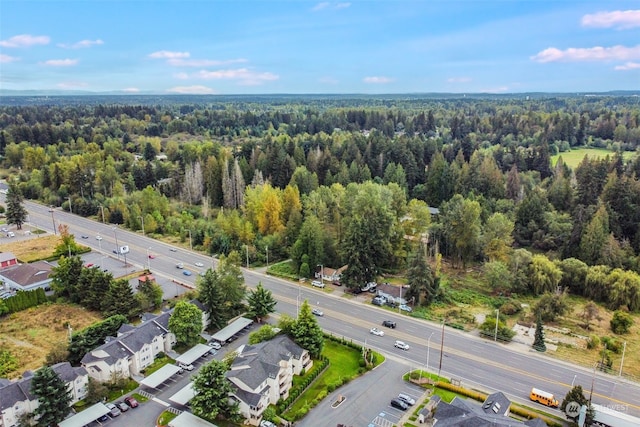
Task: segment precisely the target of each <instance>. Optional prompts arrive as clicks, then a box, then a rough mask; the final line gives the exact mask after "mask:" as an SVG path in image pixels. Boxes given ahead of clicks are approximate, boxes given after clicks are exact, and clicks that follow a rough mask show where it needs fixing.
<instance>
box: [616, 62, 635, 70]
mask: <svg viewBox="0 0 640 427" xmlns="http://www.w3.org/2000/svg"><path fill="white" fill-rule="evenodd" d="M639 68H640V62H627V63H626V64H623V65H616V67H615V68H614V70H617V71H628V70H637V69H639Z"/></svg>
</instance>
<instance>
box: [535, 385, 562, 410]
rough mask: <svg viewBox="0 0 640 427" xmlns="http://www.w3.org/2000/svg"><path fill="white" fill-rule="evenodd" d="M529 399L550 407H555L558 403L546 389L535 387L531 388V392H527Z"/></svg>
mask: <svg viewBox="0 0 640 427" xmlns="http://www.w3.org/2000/svg"><path fill="white" fill-rule="evenodd" d="M529 399H531V400H533V401H534V402H538V403H542V404H543V405H546V406H550V407H552V408H557V407H558V405H559V403H558V401H557V400H556V399H555V397H553V394H551V393H548V392H546V391H542V390H539V389H537V388H532V389H531V393H530V394H529Z"/></svg>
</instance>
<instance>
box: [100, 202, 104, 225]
mask: <svg viewBox="0 0 640 427" xmlns="http://www.w3.org/2000/svg"><path fill="white" fill-rule="evenodd" d="M100 212H102V223H103V224H104V206H102V205H100Z"/></svg>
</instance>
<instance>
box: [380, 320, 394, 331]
mask: <svg viewBox="0 0 640 427" xmlns="http://www.w3.org/2000/svg"><path fill="white" fill-rule="evenodd" d="M382 326H386V327H387V328H391V329H395V328H396V322H394V321H393V320H383V321H382Z"/></svg>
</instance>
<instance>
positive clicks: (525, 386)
mask: <svg viewBox="0 0 640 427" xmlns="http://www.w3.org/2000/svg"><path fill="white" fill-rule="evenodd" d="M25 207H26V208H27V209H28V210H29V214H30V221H31V222H32V223H34V224H35V225H36V226H38V227H40V228H44V229H47V230H49V231H52V230H53V229H52V225H53V221H55V222H56V224H59V223H65V224H68V225H69V229H70V231H71V232H72V233H73V234H75V235H76V237H77V239H76V240H78V241H80V242H81V243H83V244H85V245H88V246H90V247H92V248H93V249H94V250H98V251H103V252H106V253H107V254H110V255H111V256H113V257H115V256H116V255H115V254H113V253H112V251H113V250H114V249H115V248H116V239H117V241H118V245H120V246H123V245H127V246H129V249H130V252H129V253H128V254H127V263H130V264H133V265H134V266H137V267H146V266H150V268H151V270H152V272H153V273H154V274H156V275H163V276H165V277H168V278H172V279H174V280H177V281H179V282H182V283H187V284H189V285H192V286H193V284H194V283H195V281H196V279H197V277H198V275H197V274H193V275H191V276H185V275H183V274H182V271H181V270H180V269H177V268H176V264H177V263H180V262H182V263H183V264H184V266H185V268H188V269H190V271H192V272H194V273H197V272H199V271H202V270H204V269H206V268H208V267H209V266H214V267H215V265H216V262H215V260H214V259H213V258H212V257H208V256H205V255H202V254H198V253H196V252H193V251H189V250H185V249H182V248H180V249H176V248H174V247H172V246H171V245H168V244H166V243H163V242H159V241H157V240H154V239H151V238H148V237H145V236H142V234H141V233H133V232H130V231H127V230H124V229H121V228H114V226H113V225H110V224H102V223H100V222H96V221H92V220H90V219H86V218H82V217H78V216H76V215H72V214H70V213H69V212H62V211H60V210H54V212H53V213H52V212H49V211H48V208H47V207H44V206H41V205H37V204H35V203H31V202H26V203H25ZM47 223H48V225H47ZM81 235H87V236H88V238H87V239H84V240H80V236H81ZM97 235H100V236H102V240H97V239H96V236H97ZM174 250H175V252H174ZM148 254H152V255H154V258H153V259H150V258H149V257H148ZM122 258H123V257H122ZM122 258H121V260H122V262H123V263H124V259H122ZM196 262H198V263H202V264H203V267H200V268H199V267H196V266H195V263H196ZM244 277H245V283H246V284H247V286H249V287H255V286H256V285H257V284H258V282H262V284H263V285H264V286H265V287H266V288H267V289H269V290H271V291H272V292H273V295H274V297H275V298H276V299H277V300H278V306H277V308H278V311H279V312H280V313H287V314H290V315H292V316H295V315H296V311H297V308H298V307H299V305H300V304H301V303H302V301H304V300H308V301H309V303H310V304H311V305H312V306H314V307H318V308H320V309H321V310H322V311H323V312H324V316H323V317H319V318H318V319H319V322H320V325H321V326H322V327H323V328H324V329H325V330H326V331H328V332H331V333H333V334H336V335H339V336H344V337H345V338H348V339H351V340H353V341H357V342H360V343H365V342H366V345H367V346H369V347H372V348H374V349H376V350H379V351H381V352H383V353H385V354H387V355H390V356H391V357H394V358H397V359H402V360H405V362H406V364H407V365H408V366H409V367H412V368H425V367H426V366H427V364H428V367H429V370H431V371H433V372H439V371H440V372H441V374H442V375H443V376H447V377H451V378H455V379H459V380H461V382H462V384H463V385H467V386H472V387H478V388H482V389H485V390H488V391H497V390H499V391H502V392H504V393H505V394H507V395H508V396H509V398H511V399H512V400H514V401H518V402H522V403H528V404H531V405H534V406H535V405H536V404H534V403H531V402H529V401H528V395H529V391H530V390H531V388H532V387H536V388H540V389H543V390H546V391H549V392H552V393H554V394H555V395H556V396H557V397H558V398H559V399H562V398H563V397H564V395H565V394H566V393H567V391H568V390H569V389H570V388H571V384H580V385H582V387H583V389H584V390H585V392H586V393H587V394H589V392H590V390H591V388H592V387H591V385H592V383H593V402H594V403H600V404H605V405H616V407H617V408H618V410H620V409H621V408H626V411H625V412H627V413H629V414H632V415H635V416H639V415H640V387H639V385H638V384H636V383H631V382H627V381H625V380H623V379H620V378H618V377H615V376H610V375H605V374H602V373H599V372H594V371H593V370H590V369H585V368H583V367H579V366H574V365H571V364H569V363H566V362H562V361H558V360H554V359H552V358H550V357H548V356H546V355H542V354H539V353H537V352H531V351H528V349H526V348H523V347H521V346H520V345H519V344H510V345H503V344H497V343H494V342H492V341H488V340H485V339H481V338H479V337H477V336H474V335H471V334H469V333H464V332H461V331H457V330H454V329H451V328H448V327H444V335H443V327H442V326H441V325H439V324H437V323H433V322H427V321H424V320H419V319H414V318H411V317H409V316H406V315H403V314H398V313H397V312H395V311H391V310H388V309H385V308H381V307H376V306H373V305H371V304H363V303H361V302H358V301H354V300H353V299H352V298H348V297H345V296H343V292H342V291H341V290H340V289H339V288H335V287H333V286H331V285H328V287H327V288H326V289H325V290H320V289H315V288H311V287H310V286H309V285H308V284H299V283H291V282H288V281H285V280H281V279H278V278H274V277H271V276H266V275H264V274H261V273H259V272H256V271H252V270H244ZM383 319H392V320H395V321H396V322H397V325H398V327H397V328H396V329H389V328H384V327H383V326H382V325H381V323H382V320H383ZM373 326H376V327H378V328H381V329H383V330H384V332H385V335H384V336H383V337H378V336H374V335H371V334H370V333H369V329H370V328H371V327H373ZM443 336H444V342H443ZM395 340H402V341H404V342H406V343H408V344H409V345H410V346H411V348H410V350H409V351H403V350H400V349H397V348H394V347H393V343H394V341H395ZM427 344H429V345H428V346H427ZM441 349H442V352H441ZM514 349H518V350H514ZM576 351H578V350H576Z"/></svg>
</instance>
